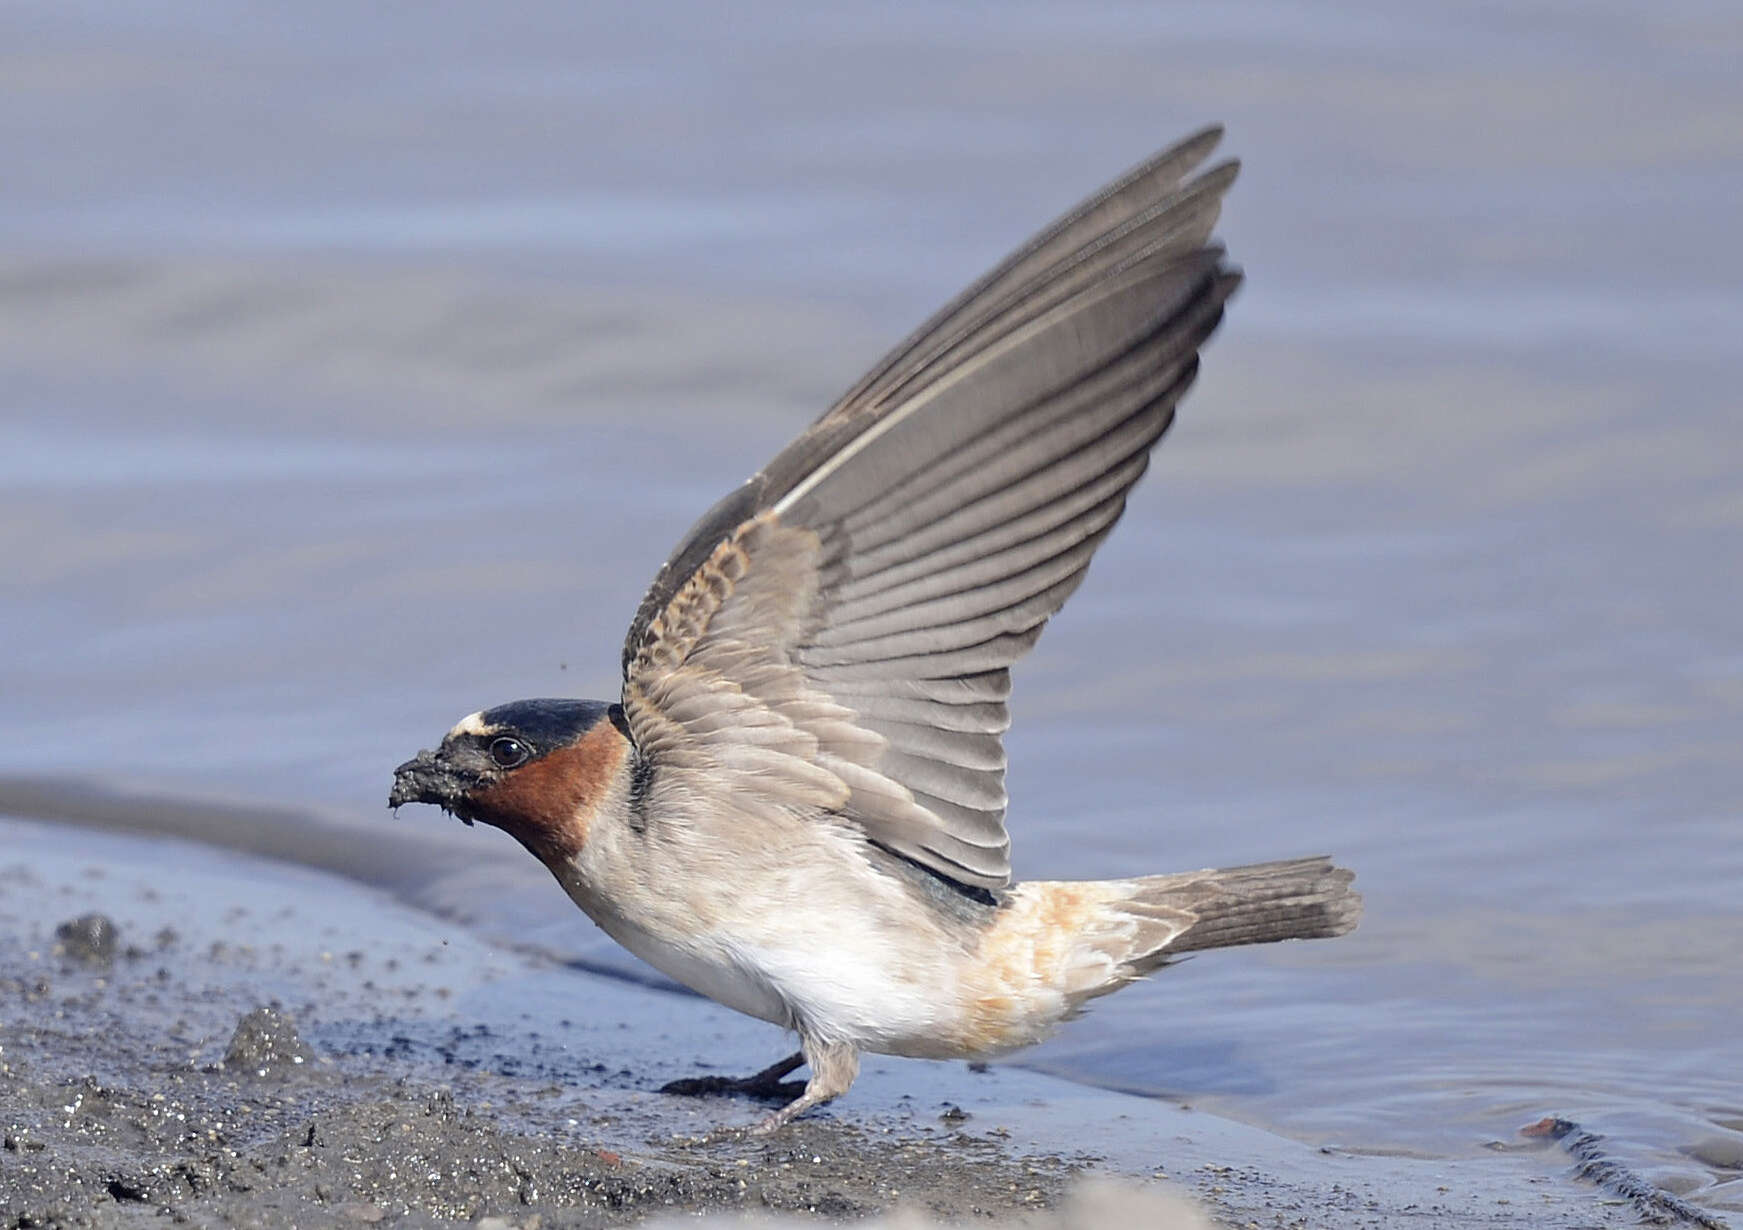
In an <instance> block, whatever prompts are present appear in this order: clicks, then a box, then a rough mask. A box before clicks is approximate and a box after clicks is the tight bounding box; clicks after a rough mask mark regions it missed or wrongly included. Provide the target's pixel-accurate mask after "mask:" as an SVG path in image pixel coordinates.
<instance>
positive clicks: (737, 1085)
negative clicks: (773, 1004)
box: [660, 1055, 805, 1102]
mask: <svg viewBox="0 0 1743 1230" xmlns="http://www.w3.org/2000/svg"><path fill="white" fill-rule="evenodd" d="M804 1062H805V1058H804V1056H803V1055H794V1056H791V1057H790V1058H787V1059H783V1060H781V1062H780V1063H777V1064H771V1065H770V1066H769V1067H766V1068H764V1069H763V1070H762V1071H761V1072H758V1073H756V1074H755V1075H754V1076H743V1077H731V1076H687V1077H685V1078H683V1079H682V1080H675V1081H668V1082H666V1083H665V1084H664V1085H661V1086H660V1092H661V1093H675V1094H680V1095H682V1096H684V1097H692V1098H696V1097H718V1096H722V1095H725V1096H729V1097H730V1096H737V1097H748V1098H758V1099H762V1100H765V1101H776V1100H779V1101H783V1102H791V1101H794V1100H795V1099H797V1098H798V1097H800V1096H801V1095H802V1094H803V1093H804V1092H805V1086H804V1084H803V1083H801V1082H799V1081H789V1080H785V1079H783V1078H784V1077H786V1076H787V1075H789V1074H790V1073H791V1072H792V1071H793V1070H794V1069H796V1068H797V1067H799V1065H800V1064H802V1063H804Z"/></svg>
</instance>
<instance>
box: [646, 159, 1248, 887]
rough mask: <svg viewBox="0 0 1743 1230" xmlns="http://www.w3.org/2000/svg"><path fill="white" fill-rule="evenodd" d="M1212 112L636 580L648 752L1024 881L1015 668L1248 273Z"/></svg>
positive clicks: (1070, 582) (749, 791)
mask: <svg viewBox="0 0 1743 1230" xmlns="http://www.w3.org/2000/svg"><path fill="white" fill-rule="evenodd" d="M1220 135H1221V134H1220V132H1218V131H1216V130H1210V131H1207V132H1204V133H1200V134H1199V135H1197V136H1195V137H1192V138H1190V139H1189V140H1187V141H1185V142H1182V143H1181V144H1180V145H1178V146H1175V147H1174V148H1173V149H1170V150H1167V151H1165V152H1163V153H1162V154H1159V155H1157V156H1156V157H1155V158H1153V159H1151V160H1150V161H1149V162H1147V163H1145V164H1143V165H1142V166H1140V167H1138V168H1137V169H1135V170H1134V171H1132V172H1131V173H1129V174H1128V175H1126V176H1125V177H1124V178H1123V179H1121V180H1119V181H1117V182H1116V183H1114V184H1113V185H1111V186H1109V187H1108V188H1106V189H1104V190H1103V191H1102V192H1100V193H1098V194H1096V195H1095V196H1093V197H1091V198H1090V199H1089V200H1088V201H1086V202H1084V203H1083V204H1082V205H1080V206H1078V207H1077V208H1076V209H1075V210H1073V211H1072V212H1071V213H1069V214H1067V215H1066V216H1065V217H1064V218H1062V219H1060V220H1059V221H1058V222H1056V223H1054V224H1053V225H1052V226H1051V227H1049V228H1048V229H1047V230H1045V231H1043V232H1042V233H1041V234H1040V235H1038V236H1037V237H1036V238H1035V239H1033V240H1031V241H1030V242H1029V243H1028V244H1026V245H1025V246H1024V247H1022V248H1021V249H1019V250H1018V251H1017V252H1015V253H1014V254H1012V255H1011V256H1010V257H1009V258H1007V259H1006V260H1005V262H1004V263H1003V264H1001V265H1000V266H999V267H998V268H997V269H995V270H993V272H992V273H990V274H988V275H987V276H986V277H985V278H983V279H982V280H981V281H980V282H978V283H977V284H976V285H974V286H973V287H971V288H970V289H969V290H968V291H967V292H965V293H964V294H963V295H962V296H961V297H960V298H958V299H957V300H956V301H955V302H954V303H952V304H950V305H949V306H948V307H946V308H945V309H944V310H943V311H942V312H940V313H939V314H938V315H937V316H935V317H934V318H933V319H932V320H930V321H928V322H927V323H926V325H924V326H923V327H922V328H921V329H920V330H919V331H918V332H916V333H915V334H914V335H913V336H912V337H910V338H908V339H907V340H906V341H905V342H903V343H902V344H901V345H900V346H898V347H896V349H895V350H893V351H891V352H890V354H889V355H888V356H886V357H885V359H884V360H883V361H882V362H881V363H879V364H878V365H877V366H876V367H875V368H873V369H872V371H871V372H870V373H868V374H867V375H866V377H865V378H864V379H863V380H861V381H860V382H859V384H857V385H856V386H854V388H853V389H852V390H850V391H849V392H848V393H847V394H846V396H844V397H843V398H842V399H841V400H840V401H839V402H837V403H836V405H835V406H834V407H833V408H832V409H831V410H830V411H829V412H828V413H827V414H825V415H824V416H823V417H822V418H820V419H818V420H817V422H816V423H814V424H812V425H811V427H810V428H808V429H807V430H806V431H805V432H804V433H803V434H802V435H800V436H799V438H798V439H796V440H794V441H793V443H792V444H790V445H788V446H787V447H786V448H785V449H783V450H782V451H781V453H780V454H779V455H778V456H776V457H775V459H774V460H773V461H771V462H770V463H769V464H768V466H766V467H765V468H764V469H763V470H762V471H761V472H759V473H758V474H756V475H754V476H752V478H751V479H750V480H749V481H748V482H746V483H745V485H744V486H742V487H740V488H739V489H738V490H737V491H734V492H733V493H732V494H730V495H728V496H727V497H726V498H725V499H724V500H722V501H721V502H720V503H719V504H717V505H715V507H714V508H713V509H711V510H710V511H709V512H708V514H707V515H705V516H704V517H703V518H702V520H701V521H699V522H698V523H697V524H696V526H695V527H694V528H692V530H691V531H690V533H689V534H688V535H687V536H686V537H685V539H684V540H683V542H682V543H680V544H679V546H678V548H677V550H676V551H675V552H674V553H673V555H672V557H671V558H670V559H669V560H668V561H667V562H666V564H665V565H664V566H663V567H662V568H661V570H660V572H659V575H658V576H656V577H655V579H654V583H653V586H652V588H651V589H650V590H649V591H648V594H647V597H646V598H644V599H643V601H642V605H641V608H640V610H639V611H638V612H637V614H636V618H635V622H634V623H633V624H632V625H631V627H630V632H629V637H628V639H627V641H626V642H625V646H624V693H623V695H624V710H625V714H626V716H627V719H628V723H629V727H630V731H631V734H632V737H633V738H634V739H635V741H636V744H637V746H638V747H639V748H640V750H641V753H642V755H643V756H644V757H645V758H646V759H647V761H648V762H649V764H650V765H651V766H652V768H653V769H654V770H655V772H656V773H663V772H671V773H695V774H696V776H695V777H694V779H693V780H692V781H691V782H690V783H689V788H692V789H696V790H700V791H717V792H731V793H732V795H733V796H734V797H735V798H736V799H738V800H741V801H744V802H746V803H750V804H754V803H756V802H761V803H763V804H765V805H768V806H777V807H786V808H794V809H816V810H820V811H828V812H832V813H834V814H836V815H838V816H840V817H841V818H843V819H844V820H846V821H848V822H851V823H853V824H856V825H858V826H859V827H860V828H861V829H863V830H864V832H865V834H866V836H867V837H868V838H869V839H870V840H872V841H874V842H877V843H879V844H880V845H882V846H884V847H886V848H888V849H890V850H892V851H894V852H896V853H898V854H900V855H903V856H904V857H907V858H910V859H912V860H914V861H915V862H918V863H920V864H922V865H923V866H925V867H928V868H930V869H931V870H933V871H935V872H937V873H939V874H941V875H943V876H946V877H948V878H950V879H952V880H955V881H957V882H959V883H961V884H965V885H970V886H975V887H982V888H997V887H1000V886H1002V885H1004V884H1006V883H1008V882H1009V880H1010V859H1009V850H1010V841H1009V838H1008V836H1007V835H1006V833H1005V827H1004V814H1005V802H1006V796H1005V788H1004V774H1005V753H1004V746H1003V742H1002V739H1001V736H1002V734H1003V732H1004V731H1005V729H1006V728H1007V727H1008V726H1009V725H1010V716H1009V712H1008V710H1007V708H1006V700H1007V698H1008V696H1009V694H1010V667H1011V665H1012V663H1014V662H1015V661H1016V660H1017V659H1018V658H1019V657H1021V656H1022V655H1023V654H1024V653H1026V652H1027V651H1028V650H1029V648H1030V647H1031V646H1032V645H1034V643H1035V641H1036V639H1037V638H1038V637H1039V636H1040V634H1041V628H1042V626H1043V625H1044V624H1045V623H1046V621H1047V619H1048V618H1049V617H1050V616H1052V614H1053V613H1054V612H1055V611H1057V610H1058V609H1059V608H1060V606H1061V605H1063V604H1064V602H1065V599H1066V598H1067V597H1068V596H1069V595H1070V594H1071V592H1072V590H1074V589H1075V588H1076V587H1077V585H1078V583H1079V582H1080V581H1081V580H1082V579H1083V574H1084V570H1085V569H1086V568H1087V567H1088V565H1089V560H1090V556H1091V555H1092V554H1094V552H1095V549H1096V547H1097V546H1099V545H1100V543H1101V541H1102V539H1103V538H1105V537H1106V536H1107V534H1108V533H1109V531H1111V530H1112V529H1113V526H1114V523H1115V522H1116V521H1117V520H1118V519H1119V516H1120V514H1121V512H1122V511H1123V510H1124V508H1125V497H1126V493H1127V492H1128V491H1130V490H1131V487H1132V485H1133V484H1134V483H1135V482H1137V480H1138V478H1139V476H1140V475H1142V474H1143V472H1144V469H1145V467H1146V466H1147V465H1148V463H1149V455H1150V448H1151V446H1152V445H1154V444H1155V442H1156V441H1157V440H1158V439H1159V438H1160V437H1161V435H1162V433H1163V432H1164V431H1166V430H1167V428H1168V425H1169V423H1170V422H1171V421H1172V419H1173V415H1174V406H1175V404H1176V403H1177V402H1178V401H1179V399H1180V397H1181V395H1182V394H1183V393H1184V392H1185V391H1186V388H1187V386H1188V385H1190V384H1191V382H1192V378H1193V376H1194V374H1195V373H1196V371H1197V368H1198V347H1199V346H1200V345H1201V344H1202V343H1203V342H1204V340H1205V339H1206V338H1207V337H1208V336H1209V335H1210V333H1211V332H1212V330H1214V329H1215V328H1216V326H1217V322H1218V321H1219V320H1220V319H1221V318H1222V309H1223V303H1224V301H1225V300H1226V299H1227V298H1228V296H1229V295H1230V294H1231V293H1232V292H1233V291H1234V288H1235V286H1236V285H1237V284H1238V283H1239V281H1240V275H1239V274H1238V273H1237V272H1235V271H1234V270H1232V269H1230V268H1229V267H1228V266H1227V265H1226V264H1225V263H1224V261H1223V254H1222V250H1221V249H1220V248H1219V247H1217V246H1215V245H1213V244H1211V243H1210V241H1209V236H1210V232H1211V229H1212V227H1213V226H1214V225H1215V223H1216V218H1217V214H1218V211H1219V209H1220V207H1221V201H1222V197H1223V194H1224V193H1225V192H1226V191H1227V189H1228V186H1229V184H1230V183H1232V182H1233V180H1234V175H1235V166H1234V164H1233V163H1225V164H1222V165H1220V166H1217V167H1214V168H1212V169H1211V170H1209V171H1207V172H1205V173H1204V174H1202V175H1200V176H1198V177H1197V178H1195V179H1192V180H1190V181H1188V180H1186V179H1185V176H1186V175H1187V174H1188V173H1189V172H1191V171H1192V170H1193V168H1194V167H1196V166H1197V165H1198V164H1199V163H1201V162H1202V161H1203V160H1204V158H1205V157H1206V156H1208V154H1209V153H1210V151H1211V149H1212V148H1213V147H1214V146H1215V144H1216V142H1217V140H1218V138H1219V137H1220Z"/></svg>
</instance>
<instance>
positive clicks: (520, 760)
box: [490, 735, 532, 769]
mask: <svg viewBox="0 0 1743 1230" xmlns="http://www.w3.org/2000/svg"><path fill="white" fill-rule="evenodd" d="M530 755H532V753H531V752H529V751H527V745H526V744H524V743H522V742H521V741H520V740H519V739H510V738H509V737H508V736H506V735H504V736H503V737H502V738H500V739H493V740H491V743H490V758H491V759H492V760H494V761H495V762H496V763H497V765H498V767H500V768H504V769H512V768H514V767H515V766H516V765H521V764H525V763H526V761H527V757H528V756H530Z"/></svg>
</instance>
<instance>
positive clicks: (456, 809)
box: [387, 750, 473, 824]
mask: <svg viewBox="0 0 1743 1230" xmlns="http://www.w3.org/2000/svg"><path fill="white" fill-rule="evenodd" d="M472 784H473V783H472V782H470V781H462V780H461V778H460V777H459V776H458V775H456V774H455V772H454V769H453V767H452V766H451V765H449V764H448V763H447V762H446V761H444V760H443V758H442V754H441V753H440V752H432V751H428V750H426V751H422V752H419V753H418V754H417V755H416V756H414V757H412V758H411V759H410V760H408V761H406V762H405V763H404V764H402V765H401V766H400V767H399V768H397V769H395V770H394V771H393V790H392V792H391V793H389V794H388V796H387V805H388V806H389V807H393V808H398V807H403V806H405V804H407V803H431V804H434V805H435V806H437V807H440V808H441V809H442V810H443V811H445V812H447V813H448V814H449V815H451V816H459V817H460V819H461V820H462V821H464V822H465V823H467V824H471V823H472V818H471V817H470V816H468V815H466V814H465V812H464V810H463V809H464V807H465V805H466V795H467V793H468V792H469V791H470V789H471V786H472Z"/></svg>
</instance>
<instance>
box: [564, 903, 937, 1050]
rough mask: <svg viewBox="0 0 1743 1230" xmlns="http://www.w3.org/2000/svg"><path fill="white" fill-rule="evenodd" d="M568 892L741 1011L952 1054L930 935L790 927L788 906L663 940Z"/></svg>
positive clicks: (626, 939) (860, 1039)
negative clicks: (743, 923) (744, 922)
mask: <svg viewBox="0 0 1743 1230" xmlns="http://www.w3.org/2000/svg"><path fill="white" fill-rule="evenodd" d="M571 896H572V897H574V899H575V902H576V904H578V905H580V906H581V908H582V909H583V910H585V911H586V912H587V914H588V915H589V916H590V917H592V918H593V920H594V921H595V922H597V923H598V924H599V926H600V928H601V929H602V930H604V931H605V933H606V934H607V935H609V936H611V938H612V939H614V940H616V941H617V942H618V943H619V944H622V945H623V946H624V947H625V948H627V949H628V950H629V951H630V952H632V953H634V954H635V955H636V956H638V957H640V958H641V959H642V960H643V961H646V962H647V963H648V964H649V965H651V966H653V967H654V968H655V969H657V970H659V971H660V972H661V973H662V974H665V975H666V976H667V977H668V978H671V979H673V980H674V981H676V982H680V983H682V984H683V985H685V986H687V987H689V988H690V989H691V990H693V991H696V992H698V993H699V994H702V995H706V996H707V997H708V998H709V999H712V1000H714V1001H715V1002H716V1003H719V1004H724V1005H725V1006H726V1007H728V1008H732V1009H734V1010H735V1011H738V1012H742V1013H744V1014H746V1015H747V1016H753V1017H756V1018H758V1019H759V1020H764V1021H769V1022H771V1023H772V1024H775V1025H779V1026H781V1027H782V1028H784V1029H799V1028H801V1027H803V1028H804V1030H805V1031H806V1032H808V1033H811V1034H813V1035H815V1036H817V1037H818V1038H820V1039H822V1040H825V1041H835V1042H851V1043H852V1044H854V1045H855V1046H857V1047H859V1048H861V1049H863V1050H870V1051H877V1052H881V1053H883V1054H890V1055H910V1056H916V1057H921V1058H947V1057H952V1056H954V1055H955V1054H956V1052H955V1050H953V1049H951V1048H950V1047H949V1046H948V1044H947V1043H945V1042H944V1041H943V1038H942V1036H941V1035H943V1034H946V1033H952V1032H954V1031H953V1030H951V1029H950V1028H948V1027H949V1026H951V1025H954V1020H953V1018H951V1015H950V1014H951V1013H952V1012H953V1011H954V1008H953V1005H954V1001H955V992H956V987H955V970H954V967H953V964H952V963H951V961H950V960H949V958H948V956H947V955H946V954H945V953H944V952H941V951H939V949H938V948H937V947H936V946H935V940H936V937H922V936H917V935H914V934H913V933H912V932H907V933H898V934H891V933H888V932H886V931H884V930H883V929H881V928H879V927H876V926H872V925H865V924H866V922H867V921H868V920H863V919H853V918H836V919H833V920H830V922H831V923H832V924H833V925H828V926H825V927H819V926H817V925H816V924H817V920H812V921H811V923H810V924H809V925H804V926H796V925H795V923H794V921H793V920H792V917H791V914H790V913H789V912H784V911H771V912H769V913H768V914H764V915H762V916H761V917H760V918H759V920H758V921H759V924H760V925H757V926H755V927H745V928H743V930H742V931H741V932H740V933H738V934H733V935H722V934H718V933H713V934H708V933H702V934H695V935H686V936H683V937H682V938H679V939H667V938H664V937H662V936H659V935H656V934H654V933H653V932H652V931H651V930H649V929H646V928H644V927H641V926H639V925H637V924H636V923H635V922H632V921H630V920H628V919H626V918H624V917H623V916H622V914H621V913H617V912H614V911H608V910H597V909H595V908H589V907H590V906H596V905H597V902H596V901H593V900H590V894H588V893H586V892H585V890H582V891H574V890H571ZM783 920H784V922H785V925H783ZM928 939H931V940H933V941H934V943H927V940H928ZM916 941H918V943H917V942H916Z"/></svg>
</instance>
